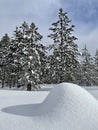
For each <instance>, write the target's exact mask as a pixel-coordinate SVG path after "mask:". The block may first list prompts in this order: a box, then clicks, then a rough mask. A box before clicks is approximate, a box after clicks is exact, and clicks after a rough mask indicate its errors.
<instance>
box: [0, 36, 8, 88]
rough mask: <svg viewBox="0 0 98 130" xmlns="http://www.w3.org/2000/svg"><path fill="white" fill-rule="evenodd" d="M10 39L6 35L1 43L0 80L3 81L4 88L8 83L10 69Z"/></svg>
mask: <svg viewBox="0 0 98 130" xmlns="http://www.w3.org/2000/svg"><path fill="white" fill-rule="evenodd" d="M9 45H10V37H9V36H8V34H5V35H4V36H3V37H2V39H1V41H0V79H1V81H2V88H3V87H4V84H5V82H7V80H6V78H7V69H8V66H9V64H8V53H9Z"/></svg>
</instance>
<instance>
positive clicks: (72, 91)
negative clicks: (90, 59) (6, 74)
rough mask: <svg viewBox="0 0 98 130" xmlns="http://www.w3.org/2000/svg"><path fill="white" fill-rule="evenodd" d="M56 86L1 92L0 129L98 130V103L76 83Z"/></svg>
mask: <svg viewBox="0 0 98 130" xmlns="http://www.w3.org/2000/svg"><path fill="white" fill-rule="evenodd" d="M52 87H53V89H52V90H51V91H50V92H47V91H45V92H44V91H41V92H40V91H38V92H26V91H8V90H0V110H1V111H0V130H98V101H97V100H96V99H95V98H94V97H93V96H92V95H91V94H89V93H88V92H87V91H86V90H84V89H83V88H81V87H79V86H77V85H74V84H67V83H62V84H59V85H52ZM47 95H48V96H47Z"/></svg>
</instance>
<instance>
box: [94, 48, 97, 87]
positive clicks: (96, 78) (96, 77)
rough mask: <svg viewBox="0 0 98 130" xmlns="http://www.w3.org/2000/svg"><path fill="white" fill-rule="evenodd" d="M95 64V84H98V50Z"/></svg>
mask: <svg viewBox="0 0 98 130" xmlns="http://www.w3.org/2000/svg"><path fill="white" fill-rule="evenodd" d="M94 65H95V79H94V80H95V85H98V50H96V52H95V56H94Z"/></svg>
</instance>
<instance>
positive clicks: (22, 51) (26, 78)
mask: <svg viewBox="0 0 98 130" xmlns="http://www.w3.org/2000/svg"><path fill="white" fill-rule="evenodd" d="M41 39H42V35H40V34H39V33H38V28H37V27H36V25H35V24H34V23H31V25H30V26H29V25H28V24H27V23H26V22H24V23H23V24H22V25H21V26H20V27H19V28H16V31H15V33H14V39H13V46H15V47H16V48H17V49H16V51H15V55H16V59H15V60H16V62H17V63H18V64H19V65H20V68H21V72H22V73H21V75H20V78H19V79H20V81H22V82H24V83H25V84H31V85H32V89H38V84H39V83H41V76H42V73H41V72H42V71H41V69H42V64H43V63H44V57H45V53H44V52H45V51H44V50H45V49H44V46H43V45H42V44H41V43H40V41H41Z"/></svg>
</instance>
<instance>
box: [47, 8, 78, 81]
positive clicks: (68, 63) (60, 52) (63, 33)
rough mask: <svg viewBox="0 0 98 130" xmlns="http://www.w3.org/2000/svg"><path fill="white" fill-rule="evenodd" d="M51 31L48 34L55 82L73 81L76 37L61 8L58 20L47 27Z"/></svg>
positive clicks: (76, 50) (76, 60) (76, 55)
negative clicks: (50, 42) (50, 41)
mask: <svg viewBox="0 0 98 130" xmlns="http://www.w3.org/2000/svg"><path fill="white" fill-rule="evenodd" d="M49 30H50V31H52V33H51V34H50V35H49V36H48V37H50V38H51V39H53V41H54V44H53V45H52V46H51V48H52V49H53V57H54V59H55V61H54V67H53V69H54V70H53V71H54V72H55V78H56V82H57V83H59V82H64V81H67V82H75V80H76V79H75V73H76V72H75V71H77V66H78V54H79V53H78V46H77V44H76V43H75V40H77V38H76V37H75V36H73V35H72V32H73V31H74V25H71V20H70V19H69V18H68V15H67V13H65V12H63V9H60V10H59V14H58V21H57V22H55V23H53V24H52V27H51V28H49Z"/></svg>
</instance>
